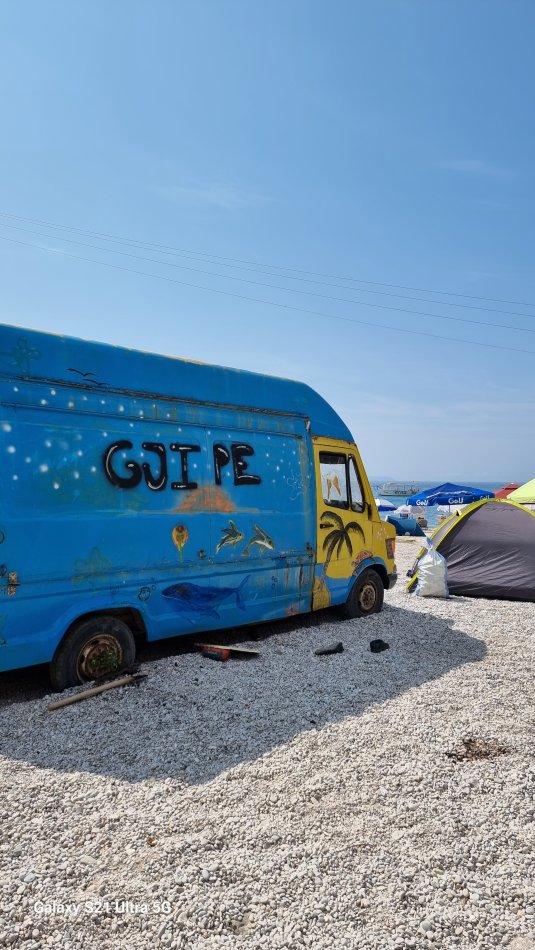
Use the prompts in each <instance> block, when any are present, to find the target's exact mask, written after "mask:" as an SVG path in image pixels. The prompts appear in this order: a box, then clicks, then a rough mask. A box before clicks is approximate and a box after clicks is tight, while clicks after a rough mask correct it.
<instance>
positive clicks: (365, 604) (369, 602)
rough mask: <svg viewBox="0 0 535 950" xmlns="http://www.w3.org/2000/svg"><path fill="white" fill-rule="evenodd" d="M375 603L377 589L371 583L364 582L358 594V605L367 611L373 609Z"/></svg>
mask: <svg viewBox="0 0 535 950" xmlns="http://www.w3.org/2000/svg"><path fill="white" fill-rule="evenodd" d="M376 603H377V591H376V589H375V585H374V584H372V583H367V584H364V586H363V588H362V590H361V592H360V595H359V606H360V608H361V610H364V611H366V613H369V611H370V610H373V608H374V607H375V604H376Z"/></svg>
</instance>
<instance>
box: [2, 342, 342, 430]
mask: <svg viewBox="0 0 535 950" xmlns="http://www.w3.org/2000/svg"><path fill="white" fill-rule="evenodd" d="M0 376H2V377H8V378H10V379H25V380H29V379H36V380H46V382H49V383H57V384H61V383H64V384H65V383H66V384H71V385H72V384H75V385H77V386H83V387H84V388H88V389H95V388H97V389H98V390H108V391H116V392H117V391H119V392H129V393H132V394H139V395H145V396H165V397H167V398H169V397H174V398H176V399H180V400H182V401H188V402H194V403H205V404H212V405H217V406H221V405H224V406H229V407H235V408H248V409H255V410H261V411H262V410H263V411H266V412H275V413H281V414H286V415H294V416H300V417H302V418H305V419H309V420H310V431H311V434H312V435H315V436H330V437H331V438H335V439H336V438H338V439H345V440H348V441H353V438H352V435H351V432H350V431H349V429H348V428H347V426H346V425H345V423H344V422H343V421H342V419H341V418H340V416H339V415H338V413H336V412H335V410H334V409H333V408H332V406H330V405H329V403H328V402H327V401H326V400H325V399H323V397H322V396H320V395H319V394H318V393H317V392H315V390H313V389H311V388H310V386H307V385H306V384H305V383H300V382H297V381H295V380H291V379H283V378H281V377H278V376H266V375H263V374H261V373H251V372H248V371H246V370H238V369H230V368H229V367H226V366H216V365H213V364H210V363H196V362H193V361H191V360H184V359H179V358H175V357H170V356H161V355H158V354H156V353H145V352H143V351H141V350H134V349H128V348H126V347H122V346H112V345H110V344H108V343H96V342H90V341H87V340H80V339H77V338H76V337H69V336H60V335H57V334H53V333H44V332H41V331H37V330H28V329H26V328H23V327H12V326H7V325H5V324H4V325H2V326H0Z"/></svg>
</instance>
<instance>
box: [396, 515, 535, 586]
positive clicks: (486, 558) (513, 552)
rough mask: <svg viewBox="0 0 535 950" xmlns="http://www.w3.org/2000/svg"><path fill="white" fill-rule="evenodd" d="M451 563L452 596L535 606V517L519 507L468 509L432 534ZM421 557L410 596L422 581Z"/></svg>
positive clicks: (449, 576)
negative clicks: (499, 600)
mask: <svg viewBox="0 0 535 950" xmlns="http://www.w3.org/2000/svg"><path fill="white" fill-rule="evenodd" d="M431 540H432V542H433V545H434V547H435V548H436V549H437V551H439V552H440V554H442V556H443V557H444V558H445V559H446V563H447V566H448V588H449V591H450V594H458V595H460V596H462V597H489V598H496V599H501V600H529V601H535V515H534V514H532V512H531V511H529V510H528V509H527V508H523V507H522V505H518V504H515V502H511V501H507V500H505V499H504V500H500V499H498V498H488V499H486V500H484V501H478V502H476V503H475V504H473V505H468V507H467V508H465V509H464V510H463V511H461V512H459V514H458V515H453V517H451V518H448V520H447V521H445V522H443V523H442V524H441V525H440V526H439V527H438V528H437V529H436V531H435V532H434V533H433V534H432V536H431ZM424 554H425V549H422V551H420V553H419V555H418V558H417V560H416V564H415V566H414V568H413V572H412V577H411V580H410V581H409V583H408V584H407V590H409V591H412V590H414V588H415V587H416V584H417V581H418V564H419V562H420V559H421V558H422V557H423V555H424Z"/></svg>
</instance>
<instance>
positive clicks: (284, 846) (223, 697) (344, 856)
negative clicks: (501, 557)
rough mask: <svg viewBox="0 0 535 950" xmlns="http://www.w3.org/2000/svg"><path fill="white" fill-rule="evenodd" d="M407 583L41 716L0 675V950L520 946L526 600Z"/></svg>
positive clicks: (148, 662)
mask: <svg viewBox="0 0 535 950" xmlns="http://www.w3.org/2000/svg"><path fill="white" fill-rule="evenodd" d="M416 548H417V546H416V544H415V543H414V542H412V543H411V542H408V541H406V542H400V543H399V544H398V551H397V561H398V567H399V570H400V575H401V576H403V575H404V573H405V571H406V569H407V567H408V565H409V563H410V562H412V560H413V558H414V556H415V553H416ZM403 586H404V585H403V584H402V583H400V584H399V586H398V587H397V588H396V589H395V590H394V591H392V592H390V593H388V594H387V595H386V603H385V608H384V610H383V612H382V613H381V614H380V615H377V616H376V617H374V618H371V619H369V620H365V621H358V620H355V621H348V622H340V621H338V619H337V618H336V615H335V614H334V612H326V613H324V614H322V615H316V616H314V617H308V618H305V620H298V621H296V620H295V619H294V620H293V621H284V622H282V623H280V624H278V625H271V626H270V627H269V628H265V627H262V628H255V629H254V630H253V629H249V630H248V631H246V633H245V634H244V636H246V637H249V638H251V637H252V636H254V638H255V639H254V640H253V639H249V640H243V643H244V645H248V644H249V645H251V646H253V647H257V648H258V649H259V650H260V651H261V656H260V657H259V658H258V659H255V660H250V661H247V662H244V661H229V662H228V663H225V664H223V663H216V662H213V661H211V660H208V659H203V658H202V657H201V656H200V655H198V654H197V653H194V652H187V651H186V652H177V651H178V650H179V648H180V643H179V642H178V641H175V642H174V643H173V644H171V645H170V644H166V645H165V647H163V648H158V649H151V651H150V652H148V653H147V655H146V658H145V662H144V664H143V671H144V672H146V673H148V679H147V680H145V681H144V682H143V683H142V684H141V685H140V686H138V687H130V688H125V689H121V690H114V691H110V692H109V693H106V694H104V695H103V696H100V697H98V698H95V699H91V700H87V701H85V702H83V703H80V704H77V705H74V706H71V707H68V708H65V709H62V710H59V711H57V712H54V713H50V712H48V711H47V710H46V705H47V702H49V701H50V699H51V697H47V696H46V695H45V688H43V682H44V680H43V677H42V673H41V671H40V670H39V671H35V672H29V671H26V672H25V673H17V674H10V675H4V676H3V677H2V678H0V691H1V698H0V752H1V756H0V763H1V769H2V771H1V785H0V790H1V797H0V871H1V874H0V885H1V896H0V946H1V947H25V948H27V950H30V948H32V950H37V948H39V947H53V948H64V950H75V948H76V950H92V948H99V950H100V948H102V950H105V948H113V950H118V948H127V950H130V948H132V950H135V948H152V947H156V948H158V947H164V948H184V950H185V948H191V950H194V948H195V950H196V948H234V947H244V948H256V947H259V948H260V947H263V948H269V950H271V948H278V947H292V948H293V947H295V948H299V947H301V946H306V947H313V948H324V947H335V948H338V947H339V948H344V947H348V948H366V950H368V948H370V950H372V948H378V950H379V948H381V950H383V948H392V947H393V948H395V947H399V948H403V947H417V948H426V947H429V948H447V950H450V948H455V947H459V948H464V947H467V948H468V947H494V946H506V945H508V946H509V947H510V948H511V950H528V948H530V950H531V948H533V947H535V941H534V939H533V937H534V931H535V910H534V906H535V894H534V880H533V870H534V863H533V828H534V814H535V806H534V795H533V792H534V789H535V765H534V760H533V748H534V744H535V743H534V729H533V705H532V696H533V683H534V675H533V673H534V669H533V667H534V664H533V630H534V629H535V604H513V603H505V602H492V601H485V600H479V601H478V600H469V599H466V598H450V599H449V600H446V601H441V600H421V599H418V598H415V597H410V596H408V595H407V594H405V592H404V589H403ZM374 638H382V639H383V640H385V641H386V642H388V643H389V645H390V649H389V650H387V651H385V652H382V653H379V654H374V653H371V652H370V648H369V643H370V640H372V639H374ZM333 640H342V641H343V643H344V647H345V650H344V652H343V653H341V654H336V655H333V656H327V657H321V658H320V657H315V656H314V655H313V652H314V649H315V648H316V647H318V646H322V645H324V644H325V643H328V642H330V641H333ZM171 651H175V652H173V653H171ZM56 698H57V697H56ZM469 738H472V739H477V740H479V741H480V743H488V746H487V747H486V748H487V749H488V752H489V757H486V758H481V759H477V758H475V759H472V758H464V757H463V753H465V752H466V746H464V745H463V742H462V740H463V739H469ZM502 750H504V751H502ZM483 751H485V749H483ZM493 752H496V753H498V752H501V754H496V755H493V754H492V753H493ZM456 753H459V758H458V757H456Z"/></svg>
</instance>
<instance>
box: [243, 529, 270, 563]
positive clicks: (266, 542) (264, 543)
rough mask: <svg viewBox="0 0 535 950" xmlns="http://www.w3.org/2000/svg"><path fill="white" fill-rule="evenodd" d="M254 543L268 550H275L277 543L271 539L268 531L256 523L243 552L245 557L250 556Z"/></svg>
mask: <svg viewBox="0 0 535 950" xmlns="http://www.w3.org/2000/svg"><path fill="white" fill-rule="evenodd" d="M254 544H256V545H258V547H259V548H264V549H266V550H268V551H273V550H274V548H275V545H274V544H273V541H272V540H271V538H270V536H269V534H268V533H267V531H264V529H263V528H261V527H260V525H257V524H255V525H254V534H253V536H252V538H251V540H250V541H248V542H247V544H246V546H245V548H244V549H243V551H242V552H241V553H242V555H243V556H244V557H249V554H250V553H251V548H252V547H253V545H254Z"/></svg>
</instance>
